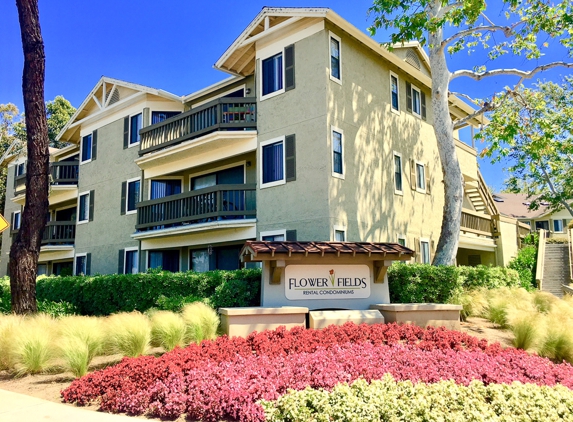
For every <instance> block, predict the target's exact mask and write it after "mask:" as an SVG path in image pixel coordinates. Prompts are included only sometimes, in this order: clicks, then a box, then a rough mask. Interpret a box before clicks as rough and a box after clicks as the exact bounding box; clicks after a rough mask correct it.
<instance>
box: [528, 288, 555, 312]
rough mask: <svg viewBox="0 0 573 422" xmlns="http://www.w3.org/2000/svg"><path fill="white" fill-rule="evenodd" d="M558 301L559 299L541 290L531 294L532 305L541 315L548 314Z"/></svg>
mask: <svg viewBox="0 0 573 422" xmlns="http://www.w3.org/2000/svg"><path fill="white" fill-rule="evenodd" d="M558 301H559V298H558V297H557V296H554V295H553V294H551V293H549V292H542V291H541V290H537V291H535V292H533V303H534V304H535V307H536V308H537V310H538V311H539V312H541V313H543V314H546V313H548V312H549V310H550V309H551V306H552V305H553V304H554V303H556V302H558Z"/></svg>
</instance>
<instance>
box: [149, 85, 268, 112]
mask: <svg viewBox="0 0 573 422" xmlns="http://www.w3.org/2000/svg"><path fill="white" fill-rule="evenodd" d="M241 89H242V90H243V92H244V93H245V94H244V95H247V94H246V91H247V85H246V84H243V85H239V86H237V87H235V88H232V89H229V90H228V91H224V92H221V93H220V94H217V95H214V96H212V97H209V98H207V99H206V100H203V101H199V102H198V103H196V104H193V105H192V106H191V110H193V109H194V108H197V107H201V106H202V105H204V104H207V103H209V102H211V101H213V100H216V99H218V98H223V97H224V96H225V95H229V94H231V93H233V92H236V91H239V90H241ZM261 92H262V91H261ZM153 111H160V110H153ZM161 111H163V110H161Z"/></svg>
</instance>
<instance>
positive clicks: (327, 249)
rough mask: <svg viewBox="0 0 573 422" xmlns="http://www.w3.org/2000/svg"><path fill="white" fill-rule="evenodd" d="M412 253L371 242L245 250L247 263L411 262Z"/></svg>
mask: <svg viewBox="0 0 573 422" xmlns="http://www.w3.org/2000/svg"><path fill="white" fill-rule="evenodd" d="M414 254H415V253H414V251H413V250H412V249H409V248H406V247H405V246H402V245H400V244H398V243H370V242H274V241H273V242H265V241H255V240H249V241H247V242H246V243H245V245H244V246H243V249H241V260H242V261H243V262H258V261H274V260H279V259H287V260H288V259H297V258H299V257H301V258H302V257H309V256H310V257H331V258H332V257H357V258H358V259H359V260H361V261H364V260H367V261H380V260H385V261H409V260H410V259H411V258H412V257H413V256H414Z"/></svg>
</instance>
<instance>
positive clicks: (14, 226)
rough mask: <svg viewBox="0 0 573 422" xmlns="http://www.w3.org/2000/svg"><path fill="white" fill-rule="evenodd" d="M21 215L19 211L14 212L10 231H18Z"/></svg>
mask: <svg viewBox="0 0 573 422" xmlns="http://www.w3.org/2000/svg"><path fill="white" fill-rule="evenodd" d="M21 217H22V214H21V212H20V211H16V212H14V218H13V220H14V221H12V230H20V225H21V223H22V218H21Z"/></svg>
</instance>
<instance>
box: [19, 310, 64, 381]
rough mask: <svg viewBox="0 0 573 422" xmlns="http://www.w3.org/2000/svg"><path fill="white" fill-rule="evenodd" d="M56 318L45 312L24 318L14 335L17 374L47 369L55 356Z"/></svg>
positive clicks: (33, 372) (34, 372)
mask: <svg viewBox="0 0 573 422" xmlns="http://www.w3.org/2000/svg"><path fill="white" fill-rule="evenodd" d="M55 331H56V327H55V324H54V320H53V319H52V318H51V317H50V316H47V315H45V314H38V315H35V316H34V317H30V318H26V319H24V320H22V323H21V324H20V325H19V326H18V333H17V335H14V346H13V358H14V369H15V370H16V374H17V375H19V376H20V375H24V374H36V373H39V372H44V371H46V370H47V369H48V368H49V367H50V366H51V360H52V358H54V357H55V355H56V353H55V345H54V342H53V340H54V338H55V337H56V335H55Z"/></svg>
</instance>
